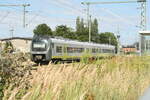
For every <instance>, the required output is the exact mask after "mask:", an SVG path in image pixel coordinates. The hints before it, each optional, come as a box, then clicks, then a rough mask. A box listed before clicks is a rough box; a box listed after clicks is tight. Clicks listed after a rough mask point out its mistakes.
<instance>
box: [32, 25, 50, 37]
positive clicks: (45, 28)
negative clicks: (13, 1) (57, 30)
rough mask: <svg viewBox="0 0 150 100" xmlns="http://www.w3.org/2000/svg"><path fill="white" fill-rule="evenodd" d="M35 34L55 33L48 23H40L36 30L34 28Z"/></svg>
mask: <svg viewBox="0 0 150 100" xmlns="http://www.w3.org/2000/svg"><path fill="white" fill-rule="evenodd" d="M33 32H34V34H36V35H50V36H52V35H53V32H52V30H51V28H50V27H49V26H48V25H46V24H40V25H38V26H37V27H36V28H35V29H34V30H33Z"/></svg>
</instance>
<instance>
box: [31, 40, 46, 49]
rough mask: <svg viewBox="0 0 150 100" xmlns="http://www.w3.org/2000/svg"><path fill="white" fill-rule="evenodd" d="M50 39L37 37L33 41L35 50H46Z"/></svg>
mask: <svg viewBox="0 0 150 100" xmlns="http://www.w3.org/2000/svg"><path fill="white" fill-rule="evenodd" d="M47 46H48V41H47V40H46V39H35V40H33V42H32V49H33V51H46V49H47Z"/></svg>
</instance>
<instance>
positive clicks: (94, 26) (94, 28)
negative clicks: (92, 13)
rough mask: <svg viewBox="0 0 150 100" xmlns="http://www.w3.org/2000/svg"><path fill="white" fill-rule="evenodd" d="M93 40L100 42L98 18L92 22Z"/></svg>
mask: <svg viewBox="0 0 150 100" xmlns="http://www.w3.org/2000/svg"><path fill="white" fill-rule="evenodd" d="M91 36H92V38H91V40H92V41H93V42H98V37H99V35H98V21H97V19H96V18H95V19H94V21H92V22H91Z"/></svg>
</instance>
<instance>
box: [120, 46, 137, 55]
mask: <svg viewBox="0 0 150 100" xmlns="http://www.w3.org/2000/svg"><path fill="white" fill-rule="evenodd" d="M122 52H124V53H125V54H129V53H136V52H137V48H136V47H122Z"/></svg>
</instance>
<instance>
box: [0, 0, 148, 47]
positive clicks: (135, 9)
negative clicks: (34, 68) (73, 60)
mask: <svg viewBox="0 0 150 100" xmlns="http://www.w3.org/2000/svg"><path fill="white" fill-rule="evenodd" d="M84 1H92V2H93V1H95V2H97V1H106V0H1V1H0V5H5V4H25V3H26V4H30V5H31V6H30V7H27V8H26V10H27V13H26V28H23V7H20V6H19V7H8V6H7V7H0V12H1V13H0V38H7V37H11V33H12V32H11V31H10V30H12V29H13V30H14V31H13V36H15V37H16V36H19V37H32V36H33V29H34V28H35V27H36V26H37V25H38V24H42V23H46V24H48V25H49V26H50V27H51V28H52V30H54V29H55V27H56V26H58V25H62V24H63V25H67V26H69V27H72V28H73V29H75V27H76V18H77V16H79V17H80V18H84V21H85V23H86V22H87V10H86V9H87V7H86V6H85V5H82V4H81V2H84ZM108 1H126V0H108ZM129 1H130V0H129ZM139 8H140V3H128V4H107V5H106V4H105V5H91V6H90V15H91V16H92V19H94V18H97V19H98V23H99V33H101V32H113V33H115V35H117V34H118V33H119V34H120V36H121V37H120V42H121V44H122V45H130V44H133V43H134V42H137V41H138V40H139V34H138V31H140V29H139V28H138V27H137V26H139V24H140V11H141V10H140V9H139ZM149 10H150V0H147V24H148V25H147V29H150V24H149V23H148V22H150V18H149V17H150V16H149V13H148V12H149Z"/></svg>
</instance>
